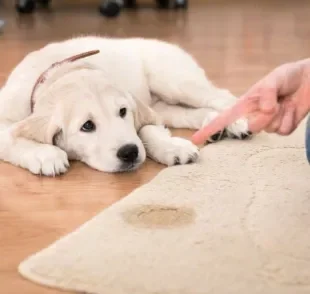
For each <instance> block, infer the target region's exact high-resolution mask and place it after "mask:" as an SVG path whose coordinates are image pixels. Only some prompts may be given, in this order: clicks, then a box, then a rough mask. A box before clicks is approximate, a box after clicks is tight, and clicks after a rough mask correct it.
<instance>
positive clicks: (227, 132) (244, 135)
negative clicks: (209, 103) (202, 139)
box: [203, 112, 252, 143]
mask: <svg viewBox="0 0 310 294" xmlns="http://www.w3.org/2000/svg"><path fill="white" fill-rule="evenodd" d="M217 116H218V114H217V113H215V112H214V113H211V114H209V116H208V117H207V118H206V119H205V120H204V122H203V126H206V125H208V124H209V123H210V121H212V120H213V119H215V118H216V117H217ZM251 136H252V133H251V132H250V131H249V128H248V121H247V120H246V119H244V118H241V119H238V120H237V121H235V122H234V123H232V124H231V125H229V126H228V127H227V128H226V129H223V130H221V131H219V132H218V133H216V134H214V135H212V136H211V137H210V138H209V139H207V143H215V142H217V141H221V140H223V139H225V138H227V137H228V138H232V139H239V140H245V139H248V138H250V137H251Z"/></svg>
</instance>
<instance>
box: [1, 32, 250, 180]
mask: <svg viewBox="0 0 310 294" xmlns="http://www.w3.org/2000/svg"><path fill="white" fill-rule="evenodd" d="M93 50H99V52H88V51H93ZM87 52H88V53H87ZM80 53H82V55H78V54H80ZM83 53H85V55H83ZM55 63H56V64H55ZM235 101H236V98H235V97H234V96H233V95H232V94H231V93H230V92H229V91H227V90H224V89H219V88H217V87H215V86H214V85H212V83H211V82H210V81H209V80H208V78H207V77H206V75H205V72H204V70H203V69H202V68H200V67H199V65H198V64H197V63H196V62H195V60H194V59H193V58H192V57H191V56H190V55H189V54H187V53H186V52H184V51H183V50H182V49H181V48H179V47H178V46H175V45H172V44H168V43H165V42H162V41H158V40H147V39H139V38H132V39H110V38H100V37H92V36H88V37H81V38H75V39H70V40H66V41H64V42H59V43H52V44H49V45H47V46H46V47H44V48H42V49H40V50H38V51H35V52H32V53H30V54H29V55H27V56H26V57H25V58H24V59H23V60H22V61H21V63H19V64H18V65H17V67H16V68H15V69H14V70H13V72H12V73H11V75H10V76H9V78H8V80H7V82H6V84H5V85H4V87H3V88H2V89H1V92H0V132H1V134H0V159H2V160H4V161H7V162H10V163H12V164H14V165H17V166H20V167H23V168H25V169H28V170H30V171H31V172H32V173H34V174H43V175H47V176H50V175H52V176H54V175H57V174H61V173H64V172H65V171H66V170H67V168H68V166H69V162H68V159H69V160H80V161H82V162H84V163H86V164H87V165H89V166H91V167H92V168H95V169H97V170H100V171H105V172H120V171H129V170H133V169H136V168H137V167H139V166H140V165H141V164H142V163H143V162H144V160H145V158H146V156H148V157H150V158H152V159H154V160H156V161H157V162H160V163H162V164H165V165H168V166H171V165H174V164H187V163H191V162H194V161H195V160H196V159H197V157H198V148H197V147H196V146H195V145H193V144H192V143H191V142H190V141H188V140H185V139H182V138H177V137H171V135H170V132H169V130H168V129H167V128H166V126H168V127H173V128H190V129H199V128H200V127H202V126H203V125H205V124H206V123H208V122H209V121H210V120H211V119H213V118H214V117H215V116H217V115H218V113H219V112H221V111H222V110H224V109H225V108H227V107H230V106H231V105H233V104H234V103H235ZM223 134H226V135H227V136H229V137H235V138H242V139H243V138H245V137H247V136H248V125H247V121H246V120H245V119H241V120H238V121H237V122H236V123H234V124H232V125H231V126H229V127H228V128H227V130H225V131H223V132H221V134H217V136H215V137H214V138H213V139H214V140H219V139H221V138H222V137H223Z"/></svg>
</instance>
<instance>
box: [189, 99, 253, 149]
mask: <svg viewBox="0 0 310 294" xmlns="http://www.w3.org/2000/svg"><path fill="white" fill-rule="evenodd" d="M258 98H259V97H258V96H252V97H246V98H240V100H239V101H238V102H237V103H236V104H235V105H234V106H233V107H231V108H230V109H227V110H225V111H223V112H222V113H220V114H219V116H217V117H216V118H215V119H214V120H213V121H211V122H210V123H209V124H208V125H206V126H205V127H203V128H202V129H200V130H199V131H197V132H196V133H195V134H194V135H193V136H192V142H193V143H194V144H197V145H198V144H202V143H204V142H205V141H206V140H207V139H208V138H209V137H210V136H212V135H214V134H216V133H217V132H219V131H221V130H223V129H224V128H225V127H227V126H228V125H230V124H231V123H233V122H235V121H236V120H237V119H239V118H241V117H244V116H246V115H247V114H249V113H251V112H253V111H255V110H257V109H258V100H259V99H258Z"/></svg>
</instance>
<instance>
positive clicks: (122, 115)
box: [119, 107, 127, 117]
mask: <svg viewBox="0 0 310 294" xmlns="http://www.w3.org/2000/svg"><path fill="white" fill-rule="evenodd" d="M126 114H127V108H125V107H122V108H121V109H120V110H119V116H120V117H125V116H126Z"/></svg>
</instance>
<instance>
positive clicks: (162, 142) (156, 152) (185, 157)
mask: <svg viewBox="0 0 310 294" xmlns="http://www.w3.org/2000/svg"><path fill="white" fill-rule="evenodd" d="M139 136H140V138H141V140H142V142H143V144H144V146H145V149H146V152H147V156H148V157H149V158H151V159H153V160H155V161H157V162H159V163H162V164H165V165H167V166H172V165H177V164H189V163H193V162H195V161H196V160H197V158H198V155H199V151H198V148H197V147H196V146H195V145H194V144H192V143H191V142H190V141H188V140H186V139H182V138H178V137H171V134H170V131H169V129H167V128H165V127H164V126H155V125H148V126H144V127H143V128H142V129H141V130H140V131H139Z"/></svg>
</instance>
